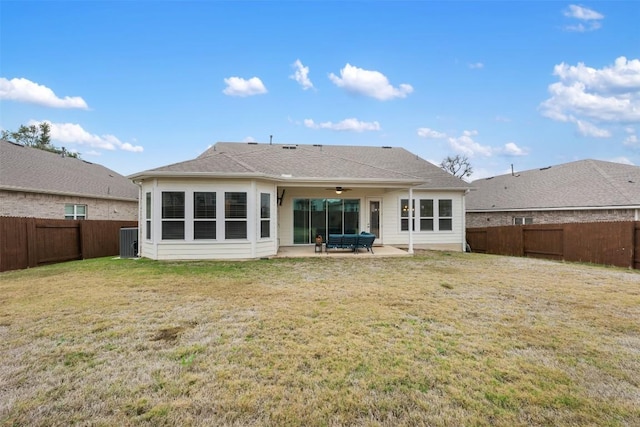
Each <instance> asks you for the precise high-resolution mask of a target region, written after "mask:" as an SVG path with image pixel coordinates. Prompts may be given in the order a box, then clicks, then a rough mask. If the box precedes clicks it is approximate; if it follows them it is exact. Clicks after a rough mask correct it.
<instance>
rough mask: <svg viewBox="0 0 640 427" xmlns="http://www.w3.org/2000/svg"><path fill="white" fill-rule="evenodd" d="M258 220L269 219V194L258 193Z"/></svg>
mask: <svg viewBox="0 0 640 427" xmlns="http://www.w3.org/2000/svg"><path fill="white" fill-rule="evenodd" d="M260 218H271V194H269V193H260Z"/></svg>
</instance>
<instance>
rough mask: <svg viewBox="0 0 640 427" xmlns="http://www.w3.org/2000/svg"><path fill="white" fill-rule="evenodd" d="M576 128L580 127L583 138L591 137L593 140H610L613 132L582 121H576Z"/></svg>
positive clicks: (579, 131) (579, 130)
mask: <svg viewBox="0 0 640 427" xmlns="http://www.w3.org/2000/svg"><path fill="white" fill-rule="evenodd" d="M575 123H576V126H577V127H578V133H579V134H580V135H582V136H590V137H593V138H609V137H611V132H609V131H608V130H606V129H601V128H599V127H597V126H596V125H594V124H593V123H589V122H584V121H582V120H576V121H575Z"/></svg>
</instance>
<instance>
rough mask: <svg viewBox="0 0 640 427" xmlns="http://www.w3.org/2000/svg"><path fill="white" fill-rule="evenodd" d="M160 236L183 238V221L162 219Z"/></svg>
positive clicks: (172, 238)
mask: <svg viewBox="0 0 640 427" xmlns="http://www.w3.org/2000/svg"><path fill="white" fill-rule="evenodd" d="M162 238H163V239H165V240H183V239H184V221H162Z"/></svg>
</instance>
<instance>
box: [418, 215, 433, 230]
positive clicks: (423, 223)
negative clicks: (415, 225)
mask: <svg viewBox="0 0 640 427" xmlns="http://www.w3.org/2000/svg"><path fill="white" fill-rule="evenodd" d="M420 230H422V231H433V218H427V219H424V218H423V219H421V220H420Z"/></svg>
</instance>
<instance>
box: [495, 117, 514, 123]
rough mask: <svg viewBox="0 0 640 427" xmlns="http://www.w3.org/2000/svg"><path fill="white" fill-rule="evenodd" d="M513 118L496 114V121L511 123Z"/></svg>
mask: <svg viewBox="0 0 640 427" xmlns="http://www.w3.org/2000/svg"><path fill="white" fill-rule="evenodd" d="M510 121H511V119H510V118H509V117H505V116H496V122H501V123H509V122H510Z"/></svg>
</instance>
